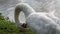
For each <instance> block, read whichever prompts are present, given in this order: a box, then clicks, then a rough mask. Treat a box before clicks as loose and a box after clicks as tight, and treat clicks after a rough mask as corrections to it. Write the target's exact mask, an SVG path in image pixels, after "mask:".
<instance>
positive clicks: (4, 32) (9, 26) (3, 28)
mask: <svg viewBox="0 0 60 34" xmlns="http://www.w3.org/2000/svg"><path fill="white" fill-rule="evenodd" d="M25 30H26V31H25V33H26V34H33V33H32V31H31V29H29V28H25ZM23 33H24V32H23V31H21V28H18V27H17V26H16V24H15V23H14V22H10V21H7V20H5V19H4V17H3V16H2V15H0V34H23Z"/></svg>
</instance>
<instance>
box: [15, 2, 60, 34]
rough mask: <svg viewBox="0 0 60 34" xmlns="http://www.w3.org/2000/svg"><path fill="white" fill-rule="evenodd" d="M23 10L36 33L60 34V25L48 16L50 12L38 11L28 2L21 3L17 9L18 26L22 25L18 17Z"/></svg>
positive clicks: (29, 24) (30, 26)
mask: <svg viewBox="0 0 60 34" xmlns="http://www.w3.org/2000/svg"><path fill="white" fill-rule="evenodd" d="M21 11H23V12H24V14H25V16H26V22H27V25H28V26H29V28H31V29H32V31H33V32H34V33H35V34H60V29H59V27H60V25H58V24H57V23H55V21H54V20H53V19H52V18H50V17H48V13H37V12H35V11H34V9H33V8H32V7H30V6H29V5H28V4H26V3H20V4H19V5H17V6H16V9H15V22H16V24H17V26H18V27H20V26H21V23H19V20H18V17H19V12H21Z"/></svg>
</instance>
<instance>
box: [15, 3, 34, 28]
mask: <svg viewBox="0 0 60 34" xmlns="http://www.w3.org/2000/svg"><path fill="white" fill-rule="evenodd" d="M21 11H23V12H24V14H25V17H28V16H29V15H30V14H31V13H33V12H35V11H34V9H33V8H32V7H30V6H29V5H28V4H26V3H20V4H19V5H17V6H16V8H15V13H14V15H15V16H14V17H15V22H16V24H17V26H18V27H21V25H22V23H20V22H19V13H20V12H21Z"/></svg>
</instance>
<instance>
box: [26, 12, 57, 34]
mask: <svg viewBox="0 0 60 34" xmlns="http://www.w3.org/2000/svg"><path fill="white" fill-rule="evenodd" d="M26 20H27V24H28V26H29V27H30V28H31V29H32V31H33V32H34V33H35V34H53V33H52V32H56V31H55V30H56V29H55V28H56V23H55V22H54V21H53V20H52V19H50V18H49V17H47V16H46V15H43V14H38V13H35V14H31V15H30V16H29V17H28V18H27V19H26ZM54 29H55V30H54ZM54 34H56V33H54Z"/></svg>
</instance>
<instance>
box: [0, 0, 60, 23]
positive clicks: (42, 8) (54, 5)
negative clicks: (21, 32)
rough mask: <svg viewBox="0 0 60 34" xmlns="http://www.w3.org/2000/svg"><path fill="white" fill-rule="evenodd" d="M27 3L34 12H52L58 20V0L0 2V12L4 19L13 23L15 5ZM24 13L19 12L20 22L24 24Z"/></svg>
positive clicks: (10, 0)
mask: <svg viewBox="0 0 60 34" xmlns="http://www.w3.org/2000/svg"><path fill="white" fill-rule="evenodd" d="M21 2H25V3H28V4H29V5H30V6H31V7H33V9H34V10H35V11H36V12H52V11H56V12H55V13H54V14H55V16H57V17H58V18H60V0H0V12H1V13H2V14H3V16H5V17H9V20H10V21H14V8H15V6H16V4H18V3H21ZM24 17H25V16H24V13H23V12H21V14H20V20H21V22H22V23H24V22H25V18H24Z"/></svg>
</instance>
